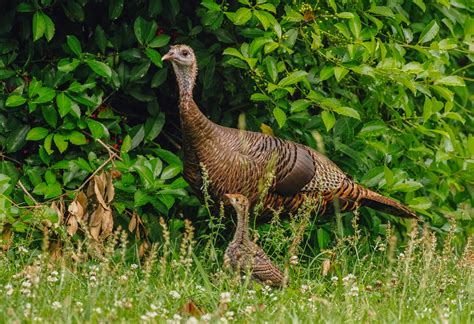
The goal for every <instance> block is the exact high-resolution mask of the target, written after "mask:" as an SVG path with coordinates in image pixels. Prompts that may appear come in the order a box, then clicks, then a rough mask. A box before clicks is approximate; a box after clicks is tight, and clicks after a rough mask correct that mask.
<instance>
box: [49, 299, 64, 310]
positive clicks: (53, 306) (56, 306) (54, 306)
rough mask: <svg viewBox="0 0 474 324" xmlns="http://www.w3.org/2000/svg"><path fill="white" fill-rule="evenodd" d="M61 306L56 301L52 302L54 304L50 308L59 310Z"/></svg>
mask: <svg viewBox="0 0 474 324" xmlns="http://www.w3.org/2000/svg"><path fill="white" fill-rule="evenodd" d="M61 306H62V305H61V303H60V302H58V301H54V302H53V303H52V304H51V307H52V308H53V309H60V308H61Z"/></svg>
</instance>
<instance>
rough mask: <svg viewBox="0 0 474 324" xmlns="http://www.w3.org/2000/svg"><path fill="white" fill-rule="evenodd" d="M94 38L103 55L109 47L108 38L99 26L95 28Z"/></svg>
mask: <svg viewBox="0 0 474 324" xmlns="http://www.w3.org/2000/svg"><path fill="white" fill-rule="evenodd" d="M94 38H95V43H96V44H97V47H98V48H99V50H100V51H101V52H102V53H104V52H105V48H106V47H107V38H106V36H105V31H104V29H103V28H102V27H101V26H99V25H97V26H96V27H95V33H94Z"/></svg>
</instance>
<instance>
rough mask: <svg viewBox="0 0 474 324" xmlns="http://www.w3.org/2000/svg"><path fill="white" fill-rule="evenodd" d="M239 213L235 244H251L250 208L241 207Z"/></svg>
mask: <svg viewBox="0 0 474 324" xmlns="http://www.w3.org/2000/svg"><path fill="white" fill-rule="evenodd" d="M241 207H242V209H239V210H236V211H237V228H236V229H235V234H234V242H241V243H247V242H249V206H248V205H247V206H241Z"/></svg>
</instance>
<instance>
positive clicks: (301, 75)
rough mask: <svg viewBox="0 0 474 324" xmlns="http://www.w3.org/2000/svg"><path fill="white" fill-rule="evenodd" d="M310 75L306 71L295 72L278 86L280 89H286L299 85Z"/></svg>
mask: <svg viewBox="0 0 474 324" xmlns="http://www.w3.org/2000/svg"><path fill="white" fill-rule="evenodd" d="M307 75H308V73H307V72H306V71H294V72H291V73H290V74H288V76H286V77H284V78H283V79H281V80H280V82H278V85H279V86H280V87H286V86H289V85H292V84H295V83H298V82H300V81H302V80H304V79H306V76H307Z"/></svg>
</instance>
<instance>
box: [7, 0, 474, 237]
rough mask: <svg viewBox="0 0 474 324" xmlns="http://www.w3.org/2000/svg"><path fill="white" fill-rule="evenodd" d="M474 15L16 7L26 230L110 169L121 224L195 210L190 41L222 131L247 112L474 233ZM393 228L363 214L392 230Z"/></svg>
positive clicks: (74, 4) (12, 13)
mask: <svg viewBox="0 0 474 324" xmlns="http://www.w3.org/2000/svg"><path fill="white" fill-rule="evenodd" d="M473 9H474V8H473V6H472V4H471V2H470V1H467V0H465V1H456V2H454V1H449V0H444V1H423V0H418V1H413V2H408V1H407V2H404V3H399V2H393V1H387V2H377V3H376V2H375V1H365V2H364V1H355V2H354V1H345V0H344V1H333V0H328V1H321V2H320V3H319V4H318V5H312V4H308V3H301V2H299V1H279V0H268V1H265V0H258V1H245V0H242V1H239V2H238V3H234V2H232V3H227V2H225V1H224V2H217V1H214V0H203V1H187V2H179V1H177V0H149V1H142V2H133V1H129V2H125V1H121V0H107V1H98V0H89V1H77V0H68V1H49V0H42V1H19V0H17V1H9V2H8V4H7V5H6V7H5V9H4V10H3V11H2V13H1V14H0V18H1V19H0V145H1V147H2V162H0V163H1V166H0V173H2V174H3V175H5V176H7V177H8V178H9V180H8V181H7V182H5V183H8V184H9V185H8V186H9V190H7V191H5V193H2V196H1V197H0V205H1V206H7V207H6V209H5V210H10V212H7V214H8V215H9V217H13V220H14V219H15V217H16V216H15V215H17V213H16V209H17V207H18V206H23V205H32V204H35V200H37V201H44V200H48V199H54V198H57V197H58V196H60V195H66V196H67V195H69V194H71V193H73V190H74V189H76V188H78V187H79V186H80V185H81V184H82V183H83V182H84V181H85V180H86V179H87V178H88V177H89V176H90V175H91V174H92V173H93V172H94V171H95V170H97V169H98V168H99V167H102V166H103V165H104V163H105V162H107V161H109V162H111V163H105V166H106V167H107V168H109V167H112V168H116V169H117V170H118V171H119V172H120V173H121V174H122V176H121V177H119V178H117V179H116V180H115V186H116V188H117V190H118V191H117V195H118V196H117V197H118V198H117V199H116V202H115V204H114V207H115V208H116V212H118V213H119V214H122V213H123V212H124V211H128V212H138V214H140V215H143V216H144V218H143V219H144V222H145V225H146V226H147V225H148V226H152V225H151V224H152V223H153V222H154V223H155V224H156V220H153V218H154V215H155V214H156V212H157V211H158V212H159V213H162V214H168V213H169V212H170V210H172V209H173V208H174V206H177V208H182V207H185V206H186V205H187V204H188V203H189V202H190V200H189V199H188V198H187V194H186V191H185V190H184V189H185V187H186V185H185V183H184V181H183V179H182V177H181V172H182V164H181V162H180V160H179V158H178V157H176V156H175V155H174V154H173V153H171V152H170V151H174V152H178V150H177V147H179V145H176V143H177V142H178V143H179V135H180V131H179V129H178V128H177V127H176V125H177V124H178V123H179V119H178V118H177V117H176V114H177V113H176V110H177V108H176V107H177V93H176V90H175V89H176V85H175V80H174V78H173V77H172V73H171V72H170V67H169V66H168V65H167V64H165V65H163V64H162V62H161V56H162V55H163V54H164V53H165V52H166V46H167V45H168V44H170V43H187V44H189V45H191V46H193V48H195V50H196V53H197V56H198V59H199V71H200V75H199V80H198V87H197V89H196V91H195V96H196V101H197V102H198V103H199V105H200V107H201V108H202V109H203V111H204V112H205V113H206V114H208V115H209V116H211V118H212V119H213V120H215V121H216V122H219V123H221V124H224V125H228V126H233V127H235V126H236V121H237V114H238V113H240V112H244V113H245V114H246V117H247V118H246V119H247V122H246V125H247V127H248V128H249V129H252V130H259V129H260V128H262V129H266V130H267V131H268V126H270V127H271V128H272V129H273V132H274V133H275V134H276V135H277V136H280V137H284V138H290V139H293V140H295V141H298V142H300V143H303V144H306V145H309V146H311V147H314V148H316V149H318V150H319V151H322V152H324V153H326V154H327V155H328V156H329V157H330V158H331V159H332V160H333V161H334V162H336V163H337V164H338V165H339V166H341V167H342V168H343V169H344V170H345V171H346V172H347V173H349V174H351V175H353V176H354V177H355V178H356V180H358V181H359V182H361V183H362V184H364V185H366V186H369V187H372V188H374V189H375V190H377V191H380V192H381V193H384V194H386V195H391V196H394V197H396V198H397V199H399V200H400V201H403V202H405V203H407V204H408V205H409V206H410V207H411V208H413V209H415V210H416V211H417V212H418V213H420V214H421V215H424V216H425V217H426V219H427V220H429V221H430V223H431V225H432V226H434V227H435V228H437V229H439V230H441V231H444V230H445V229H446V228H447V227H448V226H447V218H451V217H452V218H454V219H455V220H457V221H458V222H459V223H461V224H462V225H463V227H464V229H465V230H466V232H467V233H472V230H473V226H472V224H473V222H472V215H473V214H474V213H473V207H472V206H473V199H474V198H473V193H474V189H473V188H474V187H473V184H474V167H473V164H474V137H473V135H472V130H473V122H474V121H473V118H472V109H473V105H472V102H473V100H472V83H469V82H470V81H472V78H473V77H474V72H473V69H472V66H473V63H472V60H473V59H474V56H473V54H472V48H473V46H474V44H473V37H474V19H473V18H471V12H472V10H473ZM251 102H253V103H251ZM165 116H167V118H166V120H165ZM158 143H159V144H158ZM109 159H110V160H109ZM4 179H7V178H4ZM2 181H3V180H2ZM5 181H6V180H5ZM18 181H21V184H22V186H20V185H19V182H18ZM22 187H24V189H25V190H26V191H27V192H29V193H31V195H32V196H31V197H30V196H29V195H28V194H26V193H25V191H24V190H23V189H22ZM69 197H72V195H69ZM32 198H33V199H32ZM180 201H183V202H184V203H182V204H179V205H177V203H179V202H180ZM173 212H174V209H173ZM4 213H5V212H4ZM2 215H3V214H2ZM2 217H3V218H2V219H4V217H5V216H2ZM379 217H380V216H379V215H376V214H375V212H372V211H368V210H365V211H363V215H362V219H363V221H364V223H366V224H367V226H368V228H369V229H370V230H371V231H372V232H373V233H375V234H377V233H379V232H380V228H379V227H380V224H381V219H380V218H379ZM155 218H156V217H155ZM11 220H12V219H10V221H11ZM324 233H326V232H324Z"/></svg>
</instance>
